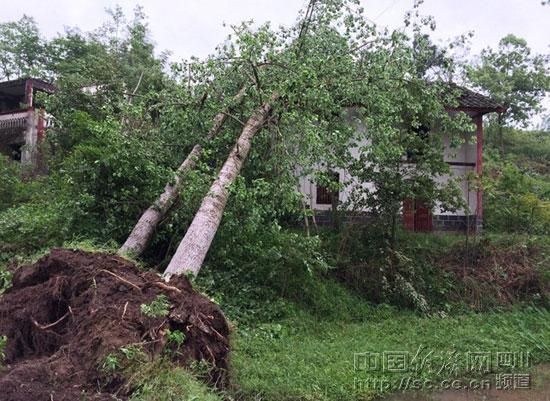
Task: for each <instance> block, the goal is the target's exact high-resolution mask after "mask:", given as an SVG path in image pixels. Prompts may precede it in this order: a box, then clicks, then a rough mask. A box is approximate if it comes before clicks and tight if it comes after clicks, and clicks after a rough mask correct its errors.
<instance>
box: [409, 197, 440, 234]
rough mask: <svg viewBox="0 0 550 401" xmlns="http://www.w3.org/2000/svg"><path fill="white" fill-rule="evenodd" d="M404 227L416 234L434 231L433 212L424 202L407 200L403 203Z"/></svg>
mask: <svg viewBox="0 0 550 401" xmlns="http://www.w3.org/2000/svg"><path fill="white" fill-rule="evenodd" d="M403 226H404V227H405V229H406V230H409V231H415V232H430V231H432V230H433V220H432V210H431V208H430V207H428V206H426V205H425V204H424V202H422V201H420V200H416V199H411V198H407V199H405V200H404V201H403Z"/></svg>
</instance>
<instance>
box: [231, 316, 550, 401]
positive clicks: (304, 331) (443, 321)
mask: <svg viewBox="0 0 550 401" xmlns="http://www.w3.org/2000/svg"><path fill="white" fill-rule="evenodd" d="M419 350H421V353H420V355H423V356H426V355H428V353H429V352H430V351H432V352H433V353H432V354H431V355H430V357H429V358H428V363H427V365H426V366H424V369H422V370H421V371H418V372H416V373H414V375H415V377H419V378H423V379H433V380H437V379H439V380H442V379H446V378H449V376H454V377H466V376H467V375H468V371H467V369H466V358H467V352H480V351H481V352H492V353H493V354H494V353H495V352H497V351H499V352H503V351H504V352H508V351H514V352H519V351H529V352H530V353H531V357H532V361H533V362H535V363H537V362H543V361H549V360H550V312H548V311H546V310H541V309H535V308H527V309H524V310H518V311H508V312H493V313H485V314H465V315H461V316H453V317H441V316H439V317H419V316H418V315H415V314H413V313H409V312H400V311H395V310H392V309H389V308H378V309H376V310H373V311H372V313H371V314H368V315H365V316H364V321H363V322H357V323H338V322H335V321H319V320H318V319H316V318H313V317H312V316H307V315H304V316H300V317H296V318H293V319H291V320H287V321H283V322H280V323H278V324H269V325H260V326H258V327H256V328H254V329H249V330H240V331H238V332H237V333H236V334H235V336H234V342H233V351H232V352H233V353H232V361H233V370H232V374H233V380H234V381H235V383H236V385H237V387H238V388H239V393H240V395H241V397H242V398H243V399H245V400H260V399H261V400H264V401H270V400H271V401H290V400H292V401H297V400H304V401H305V400H318V401H325V400H334V401H336V400H338V401H348V400H349V401H352V400H353V401H357V400H368V399H371V398H372V397H374V396H376V395H380V394H381V393H383V392H384V391H383V390H382V389H380V388H377V389H363V390H357V391H356V390H355V388H354V387H355V386H354V383H355V381H354V380H355V379H356V378H357V379H359V380H360V381H361V382H362V383H364V380H365V379H366V378H370V379H372V378H377V379H381V380H388V381H389V382H392V383H397V382H399V381H400V380H401V378H404V377H407V376H410V375H411V372H406V373H388V372H383V371H381V370H380V369H378V370H374V371H369V372H366V371H362V370H359V371H356V370H355V369H354V355H355V354H356V353H364V352H371V353H380V354H382V353H383V352H384V351H406V352H408V353H409V357H411V358H412V356H414V355H415V354H416V353H417V352H418V351H419ZM453 353H454V354H453ZM453 355H455V356H454V357H453ZM359 358H361V357H359ZM450 358H457V359H456V364H454V365H453V369H451V370H452V372H451V373H449V372H446V371H443V372H441V373H440V374H438V372H437V371H438V369H439V368H440V367H441V366H444V365H445V363H444V362H445V361H448V360H450ZM358 361H364V359H358ZM360 363H361V362H360ZM359 366H360V367H361V366H363V365H361V364H360V365H359ZM363 367H364V366H363ZM409 368H412V365H411V366H409ZM474 373H475V372H474ZM475 375H477V376H479V374H475ZM371 383H372V381H371ZM371 387H372V386H371Z"/></svg>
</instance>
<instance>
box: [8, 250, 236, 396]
mask: <svg viewBox="0 0 550 401" xmlns="http://www.w3.org/2000/svg"><path fill="white" fill-rule="evenodd" d="M159 296H160V297H159ZM163 296H164V297H163ZM158 300H163V302H161V306H162V304H164V308H162V307H161V308H157V309H160V310H153V311H151V312H149V313H147V311H145V313H144V311H143V310H142V309H143V308H142V305H155V301H158ZM157 304H158V302H157ZM153 309H154V308H153ZM162 309H165V310H164V311H163V310H162ZM176 330H178V331H180V332H181V333H183V334H184V336H185V340H184V343H183V344H182V345H180V346H178V347H176V345H175V344H173V343H172V342H170V341H169V340H168V335H167V334H168V332H169V331H170V332H172V333H173V332H175V331H176ZM228 334H229V329H228V325H227V322H226V320H225V317H224V315H223V313H222V312H221V310H220V309H219V307H218V306H217V305H215V304H214V303H212V302H211V301H210V300H208V299H207V298H206V297H204V296H203V295H201V294H199V293H197V292H195V291H194V290H193V288H192V287H191V285H190V283H189V281H188V280H187V279H185V278H180V277H175V278H173V279H172V280H171V281H170V283H169V284H166V283H164V282H163V281H162V280H161V279H160V278H159V277H158V276H157V275H156V274H154V273H152V272H140V271H139V270H138V268H137V267H136V266H134V265H133V264H131V263H130V262H128V261H126V260H124V259H122V258H120V257H117V256H113V255H109V254H103V253H89V252H83V251H72V250H66V249H53V250H52V251H51V253H50V255H48V256H45V257H43V258H42V259H40V260H39V261H38V262H37V263H35V264H33V265H28V266H23V267H21V268H20V269H18V270H17V272H16V273H15V275H14V278H13V286H12V287H11V288H10V289H9V290H8V291H7V292H6V293H5V294H4V295H3V296H2V297H1V298H0V335H5V336H7V337H8V341H7V346H6V349H5V354H6V358H5V365H6V366H5V367H4V368H2V369H1V370H0V400H2V401H3V400H5V401H20V400H32V401H41V400H47V401H49V400H51V399H53V400H56V401H63V400H66V401H69V400H70V401H73V400H79V399H88V400H111V399H113V397H112V394H115V393H116V394H117V397H119V398H124V397H125V396H127V395H128V394H129V393H130V392H131V388H129V386H126V385H125V384H126V383H125V382H124V379H123V376H122V375H117V374H116V373H113V372H107V371H106V370H108V369H106V366H105V361H106V358H107V357H108V356H109V355H122V354H121V353H120V350H121V348H123V347H128V346H131V347H134V349H139V350H140V352H142V353H143V355H145V356H146V357H147V358H149V359H152V358H155V357H157V358H158V357H159V355H161V354H163V355H165V356H166V355H167V357H170V358H172V359H173V360H174V361H175V362H177V363H178V364H180V365H183V366H186V365H189V364H190V363H191V362H193V361H206V362H208V364H209V365H210V367H211V368H210V371H209V380H210V381H211V382H213V383H215V384H216V385H218V386H223V385H224V384H225V381H226V379H227V378H226V368H227V359H228V353H229V342H228ZM180 337H182V336H180ZM176 348H177V350H176ZM102 367H103V368H102ZM84 394H86V395H85V396H84ZM82 397H84V398H82Z"/></svg>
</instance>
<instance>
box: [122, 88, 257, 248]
mask: <svg viewBox="0 0 550 401" xmlns="http://www.w3.org/2000/svg"><path fill="white" fill-rule="evenodd" d="M246 90H247V87H246V86H243V87H242V88H241V90H240V91H239V92H238V93H237V95H235V97H234V99H233V101H234V103H235V104H238V103H240V102H241V101H242V100H243V98H244V95H245V93H246ZM227 118H228V114H227V113H225V112H221V113H218V114H216V116H215V117H214V123H213V124H212V127H211V128H210V131H208V134H207V135H206V139H207V140H209V139H212V138H214V137H215V136H216V135H218V134H219V133H220V131H221V129H222V127H223V125H224V123H225V121H226V120H227ZM201 152H202V146H201V145H199V144H197V145H195V146H194V147H193V149H192V150H191V152H190V153H189V154H188V155H187V157H186V158H185V160H184V161H183V163H182V164H181V165H180V166H179V167H178V168H177V170H176V171H175V174H174V181H173V183H168V184H166V186H165V187H164V192H163V193H162V194H161V195H160V196H159V197H158V198H157V200H156V201H155V202H154V203H153V204H152V205H151V206H149V208H148V209H147V210H146V211H145V212H144V213H143V214H142V215H141V217H140V219H139V221H138V222H137V224H136V225H135V226H134V228H133V230H132V232H131V233H130V235H129V236H128V238H127V239H126V241H125V242H124V244H123V245H122V246H121V247H120V249H119V250H118V254H119V255H131V256H139V255H141V254H142V253H143V251H145V249H146V248H147V245H148V244H149V242H150V241H151V238H152V237H153V233H154V232H155V230H156V228H157V226H158V225H159V223H160V221H161V220H162V219H163V218H164V217H165V216H166V214H167V213H168V211H169V210H170V208H171V207H172V205H173V204H174V202H175V200H176V198H177V196H178V193H179V190H180V188H181V185H182V182H183V179H182V177H183V176H184V175H185V174H186V173H187V172H188V171H190V170H192V169H193V168H194V167H195V165H196V164H197V161H198V160H199V158H200V156H201Z"/></svg>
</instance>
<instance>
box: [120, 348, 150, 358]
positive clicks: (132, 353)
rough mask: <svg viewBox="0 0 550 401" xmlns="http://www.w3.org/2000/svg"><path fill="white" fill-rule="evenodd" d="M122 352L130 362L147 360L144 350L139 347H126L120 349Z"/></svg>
mask: <svg viewBox="0 0 550 401" xmlns="http://www.w3.org/2000/svg"><path fill="white" fill-rule="evenodd" d="M120 352H121V353H122V354H123V355H124V356H125V357H126V359H128V360H129V361H134V360H143V359H145V358H144V357H145V354H144V352H143V350H142V349H141V348H140V347H139V346H138V345H127V346H125V347H120Z"/></svg>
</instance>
